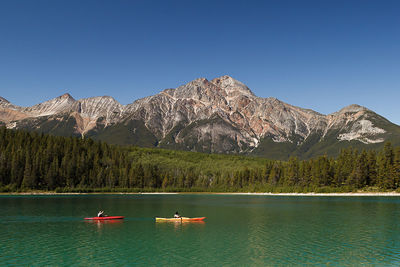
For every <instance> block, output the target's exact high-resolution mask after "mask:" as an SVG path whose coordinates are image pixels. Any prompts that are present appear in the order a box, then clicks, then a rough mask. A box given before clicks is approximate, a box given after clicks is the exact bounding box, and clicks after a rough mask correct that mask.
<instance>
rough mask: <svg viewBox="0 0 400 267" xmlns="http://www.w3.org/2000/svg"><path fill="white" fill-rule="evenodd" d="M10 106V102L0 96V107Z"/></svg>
mask: <svg viewBox="0 0 400 267" xmlns="http://www.w3.org/2000/svg"><path fill="white" fill-rule="evenodd" d="M6 104H10V101H8V100H7V99H5V98H3V97H1V96H0V106H1V105H6Z"/></svg>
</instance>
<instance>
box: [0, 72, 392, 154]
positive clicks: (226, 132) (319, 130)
mask: <svg viewBox="0 0 400 267" xmlns="http://www.w3.org/2000/svg"><path fill="white" fill-rule="evenodd" d="M0 121H1V122H2V123H3V124H5V125H6V126H7V128H16V129H19V128H22V129H28V130H36V131H41V132H48V133H55V134H60V133H59V132H60V131H61V129H63V130H62V131H63V133H61V134H62V135H76V136H82V137H83V136H89V137H92V138H95V139H101V140H105V141H110V142H112V143H117V144H134V145H142V146H157V147H164V148H173V149H184V150H193V151H201V152H211V153H243V154H255V155H262V156H271V155H275V154H276V153H275V152H274V153H272V154H271V153H269V152H268V151H274V150H275V147H276V149H277V150H279V149H278V148H279V147H281V148H288V149H287V151H285V149H283V150H282V151H285V152H282V153H281V155H279V156H275V157H276V158H287V157H288V156H290V155H297V156H300V157H302V156H304V155H307V153H311V152H310V151H314V150H315V151H314V152H312V153H311V154H312V155H315V154H322V153H324V152H326V151H330V152H329V154H337V153H338V152H339V151H338V149H339V148H342V147H346V146H349V145H355V146H359V147H363V148H367V149H369V148H370V147H371V148H375V147H378V146H381V145H382V144H383V143H384V142H385V141H395V142H396V140H397V137H400V126H398V125H395V124H393V123H391V122H390V121H388V120H387V119H385V118H383V117H382V116H380V115H378V114H376V113H375V112H373V111H371V110H369V109H368V108H366V107H363V106H360V105H357V104H352V105H348V106H346V107H343V108H342V109H340V110H339V111H336V112H333V113H331V114H328V115H324V114H321V113H319V112H316V111H314V110H311V109H303V108H301V107H297V106H293V105H290V104H288V103H285V102H283V101H281V100H279V99H277V98H274V97H268V98H261V97H257V96H256V95H255V94H254V93H253V92H252V91H251V90H250V89H249V88H248V87H247V86H246V85H245V84H243V83H242V82H240V81H237V80H235V79H234V78H232V77H230V76H228V75H224V76H221V77H218V78H214V79H212V80H207V79H206V78H198V79H195V80H193V81H191V82H189V83H186V84H183V85H181V86H179V87H177V88H170V89H165V90H162V91H161V92H159V93H158V94H155V95H152V96H148V97H144V98H141V99H137V100H135V101H134V102H132V103H130V104H127V105H122V104H121V103H119V102H118V101H117V100H115V99H114V98H113V97H111V96H100V97H89V98H83V99H78V100H75V99H74V98H73V97H72V96H71V95H70V94H69V93H65V94H63V95H61V96H58V97H56V98H53V99H51V100H48V101H45V102H43V103H39V104H37V105H34V106H32V107H19V106H15V105H13V104H11V103H10V102H8V101H7V100H5V99H4V98H2V97H0ZM116 136H120V138H116ZM335 145H336V147H337V148H338V149H336V150H335V149H334V148H332V147H335ZM317 147H322V148H320V149H319V151H317V150H318V149H316V148H317ZM328 148H329V149H328ZM333 150H335V151H333ZM331 151H333V152H331ZM278 154H279V153H278ZM311 154H310V156H311Z"/></svg>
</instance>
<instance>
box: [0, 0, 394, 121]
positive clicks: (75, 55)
mask: <svg viewBox="0 0 400 267" xmlns="http://www.w3.org/2000/svg"><path fill="white" fill-rule="evenodd" d="M399 14H400V1H390V0H383V1H378V0H376V1H370V0H360V1H353V0H344V1H341V0H331V1H329V0H318V1H307V0H301V1H298V0H294V1H289V0H279V1H278V0H276V1H191V0H185V1H165V0H164V1H151V0H146V1H133V0H130V1H115V0H114V1H111V0H109V1H102V0H95V1H84V0H82V1H73V0H68V1H62V0H49V1H42V0H29V1H21V0H3V1H0V96H2V97H4V98H6V99H8V100H9V101H11V102H12V103H14V104H17V105H21V106H31V105H34V104H37V103H39V102H43V101H45V100H48V99H51V98H54V97H57V96H59V95H62V94H63V93H66V92H69V93H70V94H71V95H72V96H73V97H74V98H76V99H79V98H84V97H90V96H100V95H110V96H113V97H114V98H115V99H117V100H118V101H119V102H121V103H122V104H128V103H131V102H133V101H134V100H136V99H138V98H141V97H145V96H148V95H153V94H156V93H158V92H159V91H161V90H163V89H165V88H175V87H177V86H179V85H182V84H184V83H186V82H189V81H191V80H193V79H196V78H199V77H205V78H208V79H213V78H215V77H219V76H222V75H225V74H226V75H230V76H232V77H234V78H236V79H238V80H240V81H242V82H243V83H245V84H246V85H248V86H249V87H250V89H251V90H252V91H253V92H254V93H255V94H256V95H257V96H260V97H269V96H273V97H276V98H278V99H280V100H282V101H285V102H287V103H289V104H293V105H296V106H300V107H303V108H311V109H313V110H315V111H318V112H321V113H323V114H329V113H332V112H335V111H337V110H339V109H341V108H342V107H344V106H346V105H349V104H353V103H356V104H360V105H363V106H366V107H367V108H370V109H372V110H374V111H375V112H377V113H378V114H380V115H382V116H384V117H386V118H388V119H389V120H390V121H392V122H394V123H396V124H400V109H399V107H398V106H399V104H398V103H400V101H399V100H400V15H399Z"/></svg>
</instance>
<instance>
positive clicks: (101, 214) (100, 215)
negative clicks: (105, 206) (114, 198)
mask: <svg viewBox="0 0 400 267" xmlns="http://www.w3.org/2000/svg"><path fill="white" fill-rule="evenodd" d="M97 217H107V215H105V214H104V210H101V211H99V212H98V213H97Z"/></svg>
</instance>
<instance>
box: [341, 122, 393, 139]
mask: <svg viewBox="0 0 400 267" xmlns="http://www.w3.org/2000/svg"><path fill="white" fill-rule="evenodd" d="M385 132H386V131H385V130H384V129H381V128H378V127H374V126H373V124H372V122H371V121H369V120H365V119H364V120H360V121H357V122H356V123H354V124H353V126H352V127H351V128H350V132H348V133H342V134H340V135H339V136H338V140H339V141H351V140H357V141H360V142H362V143H364V144H372V143H382V142H384V141H385V140H384V139H383V138H377V139H371V138H370V137H371V136H374V135H378V134H383V133H385ZM367 135H368V136H367Z"/></svg>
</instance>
